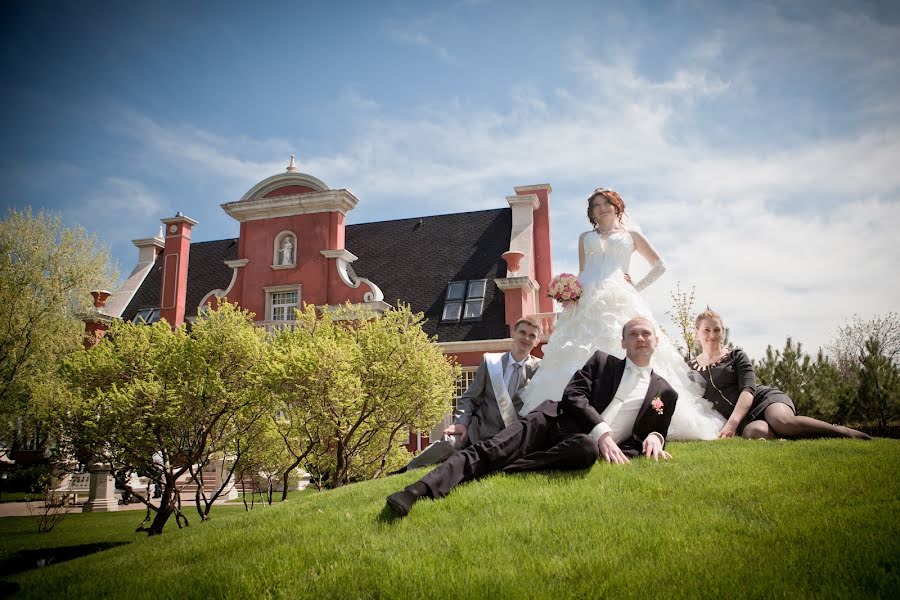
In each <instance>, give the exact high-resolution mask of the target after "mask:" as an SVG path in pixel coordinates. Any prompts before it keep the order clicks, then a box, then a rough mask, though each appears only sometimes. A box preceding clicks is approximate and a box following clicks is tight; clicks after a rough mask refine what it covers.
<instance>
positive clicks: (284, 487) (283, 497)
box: [281, 454, 306, 502]
mask: <svg viewBox="0 0 900 600" xmlns="http://www.w3.org/2000/svg"><path fill="white" fill-rule="evenodd" d="M303 456H306V454H304V455H303ZM302 461H303V457H302V456H301V457H300V458H298V459H297V460H295V461H294V464H292V465H291V466H289V467H288V468H287V469H285V470H284V475H283V476H282V478H281V481H283V482H284V485H282V489H281V501H282V502H284V501H285V500H287V497H288V478H289V476H290V474H291V471H293V470H294V469H296V468H297V467H299V466H300V463H301V462H302Z"/></svg>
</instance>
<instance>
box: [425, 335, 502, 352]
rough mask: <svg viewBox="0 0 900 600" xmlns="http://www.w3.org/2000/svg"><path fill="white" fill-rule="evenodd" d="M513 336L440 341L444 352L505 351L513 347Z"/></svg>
mask: <svg viewBox="0 0 900 600" xmlns="http://www.w3.org/2000/svg"><path fill="white" fill-rule="evenodd" d="M512 343H513V340H512V338H503V339H499V340H471V341H465V342H438V346H440V348H441V350H443V351H444V354H460V353H462V352H504V351H506V350H509V349H510V348H511V347H512Z"/></svg>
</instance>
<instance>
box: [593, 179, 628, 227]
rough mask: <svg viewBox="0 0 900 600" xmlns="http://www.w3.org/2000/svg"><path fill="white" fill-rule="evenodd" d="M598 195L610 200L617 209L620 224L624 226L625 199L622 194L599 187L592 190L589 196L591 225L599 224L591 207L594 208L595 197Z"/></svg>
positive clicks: (617, 218)
mask: <svg viewBox="0 0 900 600" xmlns="http://www.w3.org/2000/svg"><path fill="white" fill-rule="evenodd" d="M597 196H600V197H601V198H603V199H604V200H609V203H610V204H612V205H613V207H614V208H615V209H616V220H617V221H618V222H619V226H620V227H624V219H625V201H624V200H622V196H620V195H619V194H618V192H614V191H613V190H608V189H606V188H597V189H596V190H594V191H593V192H591V195H590V196H589V197H588V205H587V218H588V221H590V222H591V225H593V226H594V227H596V226H597V223H596V222H595V221H594V215H592V214H591V209H592V208H594V199H595V198H597Z"/></svg>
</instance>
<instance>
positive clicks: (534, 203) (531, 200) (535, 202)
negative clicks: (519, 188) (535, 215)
mask: <svg viewBox="0 0 900 600" xmlns="http://www.w3.org/2000/svg"><path fill="white" fill-rule="evenodd" d="M506 201H507V202H508V203H509V205H510V206H528V205H531V210H537V209H539V208H540V207H541V200H540V198H538V197H537V195H536V194H524V195H522V196H507V197H506Z"/></svg>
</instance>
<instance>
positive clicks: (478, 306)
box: [441, 279, 487, 321]
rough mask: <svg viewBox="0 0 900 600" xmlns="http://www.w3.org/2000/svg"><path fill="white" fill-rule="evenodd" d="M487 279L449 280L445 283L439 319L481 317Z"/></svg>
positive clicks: (454, 319) (455, 319) (467, 319)
mask: <svg viewBox="0 0 900 600" xmlns="http://www.w3.org/2000/svg"><path fill="white" fill-rule="evenodd" d="M486 289H487V279H470V280H469V281H451V282H450V283H449V285H447V297H446V298H445V300H444V314H443V315H442V316H441V321H459V320H463V321H472V320H476V319H480V318H481V311H482V310H483V309H484V293H485V290H486Z"/></svg>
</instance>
